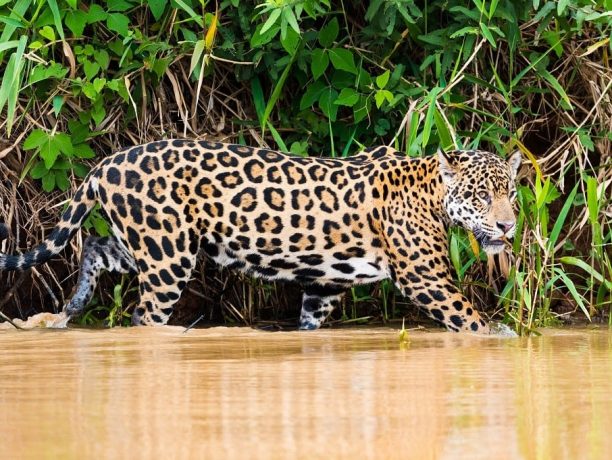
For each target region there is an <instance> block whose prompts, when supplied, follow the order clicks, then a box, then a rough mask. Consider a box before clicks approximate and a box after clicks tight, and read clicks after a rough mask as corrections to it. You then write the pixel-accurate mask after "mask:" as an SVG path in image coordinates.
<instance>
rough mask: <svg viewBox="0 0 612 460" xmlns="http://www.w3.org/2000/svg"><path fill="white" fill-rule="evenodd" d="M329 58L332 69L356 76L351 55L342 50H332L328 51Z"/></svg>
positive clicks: (353, 59)
mask: <svg viewBox="0 0 612 460" xmlns="http://www.w3.org/2000/svg"><path fill="white" fill-rule="evenodd" d="M329 58H330V59H331V63H332V65H333V66H334V69H337V70H344V71H346V72H350V73H352V74H355V75H357V73H358V72H357V67H356V66H355V58H354V56H353V53H352V52H350V51H349V50H347V49H344V48H332V49H330V50H329Z"/></svg>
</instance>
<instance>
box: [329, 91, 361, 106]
mask: <svg viewBox="0 0 612 460" xmlns="http://www.w3.org/2000/svg"><path fill="white" fill-rule="evenodd" d="M357 101H359V93H358V92H357V91H355V90H354V89H353V88H343V89H342V91H340V95H339V96H338V98H337V99H336V100H335V101H334V104H336V105H344V106H347V107H353V106H354V105H355V104H357Z"/></svg>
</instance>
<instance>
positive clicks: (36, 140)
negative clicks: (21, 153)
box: [23, 129, 49, 150]
mask: <svg viewBox="0 0 612 460" xmlns="http://www.w3.org/2000/svg"><path fill="white" fill-rule="evenodd" d="M48 140H49V135H48V134H47V133H46V132H45V131H43V130H42V129H35V130H34V131H32V132H31V133H30V135H29V136H28V137H26V140H25V141H24V143H23V149H24V150H32V149H35V148H37V147H40V146H41V145H43V144H44V143H45V142H48Z"/></svg>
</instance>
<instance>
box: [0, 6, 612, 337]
mask: <svg viewBox="0 0 612 460" xmlns="http://www.w3.org/2000/svg"><path fill="white" fill-rule="evenodd" d="M611 25H612V0H603V1H602V0H598V1H590V0H560V1H540V0H529V1H524V0H519V1H510V0H499V1H496V0H493V1H484V0H482V1H481V0H444V1H439V0H433V1H425V2H420V1H412V0H372V1H365V2H362V1H350V0H345V1H331V0H266V1H261V2H253V1H245V0H223V1H218V2H209V1H208V2H207V1H203V0H114V1H112V0H108V1H103V0H98V1H92V2H84V1H80V0H17V1H11V0H0V69H1V75H2V81H1V84H0V110H1V113H0V126H1V130H2V133H3V135H2V137H1V138H0V178H1V179H2V181H1V182H0V205H1V206H0V220H1V221H4V222H7V223H8V224H9V225H10V226H11V228H12V231H13V236H12V238H10V239H9V240H8V241H7V242H4V243H3V244H2V250H3V251H11V252H12V251H16V250H25V249H26V248H28V247H31V246H32V244H33V243H34V242H36V241H38V240H40V239H41V238H42V237H43V236H44V235H45V234H47V233H48V232H49V230H50V228H51V227H52V226H53V224H54V223H55V221H56V220H57V217H58V216H59V214H60V211H61V207H62V206H63V205H64V204H65V202H66V200H67V199H68V198H69V196H70V194H71V193H72V192H73V191H74V189H75V188H76V187H77V186H78V184H79V183H80V181H81V180H82V178H83V177H84V175H85V174H86V173H87V171H88V169H89V167H90V166H91V165H92V164H94V163H95V162H97V161H99V160H100V159H101V158H103V157H104V156H105V155H108V154H110V153H112V152H113V151H115V150H117V149H118V148H120V147H125V146H129V145H133V144H138V143H142V142H146V141H150V140H154V139H160V138H170V137H199V138H214V139H221V140H224V141H231V142H238V143H246V144H249V145H256V146H264V145H265V146H270V147H273V148H279V149H282V150H285V151H291V152H293V153H294V154H296V155H317V156H320V155H324V156H335V157H344V156H347V155H352V154H354V153H356V152H357V151H359V150H360V149H361V148H362V147H363V146H370V145H374V144H389V145H392V146H394V147H395V148H397V149H399V150H401V151H404V152H406V154H407V155H410V156H418V155H427V154H431V153H432V152H434V151H435V150H436V149H438V148H439V147H443V148H454V147H459V148H476V147H478V148H485V149H489V150H492V151H495V152H498V153H499V154H500V155H502V156H505V155H507V154H508V153H510V152H511V151H513V150H514V149H520V150H521V151H522V152H523V154H524V155H523V156H524V158H525V159H526V161H525V165H524V167H523V173H522V179H521V183H522V186H521V187H520V193H519V200H518V201H519V204H520V209H521V211H520V216H519V232H518V234H517V237H516V239H515V242H514V246H513V251H512V254H510V252H509V253H508V254H505V255H502V256H501V257H496V258H495V259H493V258H491V259H487V258H486V257H485V256H484V254H481V253H480V252H479V251H478V248H477V246H474V244H473V242H472V241H471V239H470V238H469V235H465V234H464V233H463V232H460V231H457V232H454V233H453V235H452V237H451V241H450V251H451V258H452V261H453V264H454V265H455V268H456V270H457V273H458V277H459V281H460V283H461V284H462V286H463V289H464V290H465V291H466V293H467V294H468V295H469V296H470V297H471V298H472V299H473V300H474V301H475V302H476V303H477V304H478V305H479V306H480V307H481V308H483V309H484V310H486V312H487V313H488V314H489V315H492V316H497V317H504V318H505V320H506V321H507V322H509V323H510V324H512V325H513V326H514V327H516V328H517V329H523V330H528V329H531V328H533V327H535V326H539V325H543V324H550V323H551V322H553V321H555V319H556V318H568V317H569V316H571V315H569V314H571V313H573V312H578V315H573V317H576V316H580V317H582V318H593V319H599V320H601V318H603V317H605V316H606V315H608V317H609V311H610V309H612V294H611V291H612V257H611V247H612V204H611V201H612V153H611V148H610V147H611V142H612V134H611V131H612V100H611V92H610V87H611V85H612V71H611V69H610V51H611V50H612V46H611V43H610V33H611V31H612V27H611ZM107 231H108V229H107V226H106V223H105V222H104V221H103V220H102V219H101V218H100V217H99V216H98V215H97V214H96V213H95V212H94V213H93V214H92V216H90V218H89V219H88V221H87V225H86V232H97V233H99V234H105V233H107ZM81 243H82V236H79V237H78V238H76V239H75V240H73V242H72V245H71V247H70V249H68V250H67V251H65V253H64V256H63V257H64V258H63V259H59V260H56V261H54V262H52V263H50V264H47V265H44V266H41V267H38V268H36V269H34V270H32V271H30V272H27V273H23V274H20V273H1V274H0V311H3V312H4V313H6V314H8V315H9V316H22V317H24V316H28V315H31V314H32V313H36V312H39V311H41V310H43V309H47V310H55V311H57V310H59V309H61V306H62V304H63V302H64V301H65V299H66V297H68V296H69V294H70V289H71V287H72V286H74V284H75V281H76V269H77V266H78V250H79V248H80V246H81ZM210 265H211V264H206V265H204V264H202V266H201V270H200V271H199V272H198V274H197V275H196V279H195V280H194V281H193V283H192V284H191V285H190V288H189V291H188V292H187V295H185V296H184V298H183V299H182V300H181V302H180V304H179V310H178V311H177V313H175V315H176V318H175V321H179V322H183V323H186V322H188V321H191V320H192V319H194V318H198V317H200V316H201V315H203V316H204V317H205V318H206V319H213V320H220V319H223V320H225V321H228V322H238V323H243V324H244V323H247V324H251V323H253V322H256V321H258V322H259V323H260V324H262V323H263V322H265V321H272V322H274V321H281V322H282V321H283V320H289V322H288V323H287V324H293V323H292V321H293V319H295V318H296V317H297V314H298V311H299V304H300V302H299V295H298V293H296V291H295V289H293V288H291V287H284V286H281V285H278V286H277V285H269V284H266V283H264V282H261V281H257V280H250V279H247V278H244V277H242V276H239V275H236V274H233V273H229V272H226V271H221V272H219V271H216V270H215V269H214V267H211V266H210ZM134 287H135V284H134V282H133V281H132V280H130V279H129V278H123V279H119V278H117V277H110V276H109V277H108V278H107V279H106V280H105V281H104V283H103V285H102V288H101V289H99V292H98V296H97V298H96V301H95V304H96V305H97V306H98V307H97V308H95V309H94V310H93V313H90V314H88V315H87V316H86V317H85V318H84V319H83V321H85V322H91V321H95V320H96V318H97V319H100V318H106V317H108V318H109V320H110V322H111V324H117V323H120V322H123V321H124V320H125V318H126V316H127V313H126V312H125V310H124V308H126V307H128V306H129V305H130V302H132V301H133V299H134V291H135V289H134ZM49 299H51V301H49ZM121 305H123V307H122V306H121ZM409 312H412V310H411V309H410V308H409V306H408V305H406V304H405V301H404V300H403V299H402V298H400V297H399V296H397V295H396V293H395V292H394V289H393V287H392V286H391V285H390V283H388V282H384V283H380V284H378V285H375V286H369V287H363V288H358V289H354V290H353V291H352V293H351V294H349V295H348V296H347V298H346V302H345V305H344V308H343V311H340V312H336V313H335V315H334V317H335V318H336V319H344V320H353V321H365V320H371V319H374V320H379V319H383V320H390V319H393V318H401V317H402V316H403V315H405V314H408V313H409Z"/></svg>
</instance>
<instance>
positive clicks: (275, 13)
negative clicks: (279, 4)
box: [259, 8, 283, 34]
mask: <svg viewBox="0 0 612 460" xmlns="http://www.w3.org/2000/svg"><path fill="white" fill-rule="evenodd" d="M282 11H283V10H282V8H276V9H274V10H272V12H271V13H270V16H268V19H267V20H266V22H265V23H264V25H263V27H262V28H261V30H260V31H259V33H260V34H264V33H266V32H267V31H268V30H269V29H270V27H272V26H273V25H274V24H276V21H277V20H278V18H279V17H280V15H281V12H282Z"/></svg>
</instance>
